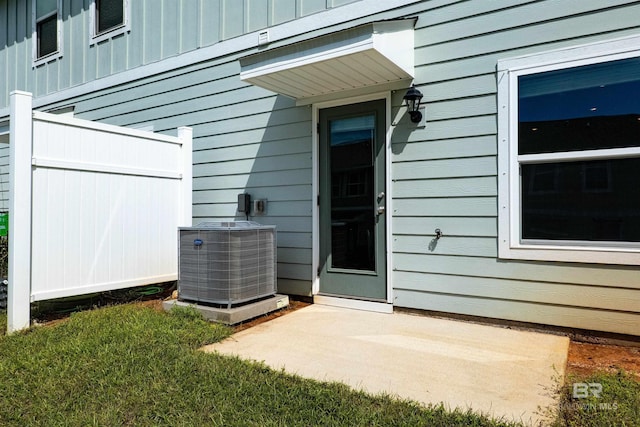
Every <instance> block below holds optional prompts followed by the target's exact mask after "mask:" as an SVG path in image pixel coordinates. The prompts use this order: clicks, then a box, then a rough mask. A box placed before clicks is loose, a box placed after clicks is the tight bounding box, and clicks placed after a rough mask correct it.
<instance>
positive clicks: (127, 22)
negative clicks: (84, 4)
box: [89, 0, 131, 46]
mask: <svg viewBox="0 0 640 427" xmlns="http://www.w3.org/2000/svg"><path fill="white" fill-rule="evenodd" d="M89 20H90V22H89V46H92V45H94V44H96V43H99V42H101V41H103V40H109V39H111V38H113V37H115V36H118V35H120V34H124V33H128V32H129V31H131V2H130V1H129V0H124V19H123V21H124V22H123V23H122V25H118V26H117V27H113V28H112V29H110V30H108V31H105V32H104V33H100V34H96V25H97V22H96V1H95V0H92V1H91V3H90V4H89Z"/></svg>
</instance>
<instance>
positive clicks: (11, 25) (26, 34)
mask: <svg viewBox="0 0 640 427" xmlns="http://www.w3.org/2000/svg"><path fill="white" fill-rule="evenodd" d="M32 1H33V0H0V110H1V109H2V108H4V107H6V106H7V105H8V102H9V98H8V96H9V93H10V92H11V91H13V90H16V89H17V90H24V91H27V92H32V93H33V94H34V95H35V96H42V95H46V94H50V93H54V92H56V91H60V90H63V89H65V88H68V87H72V86H76V85H79V84H82V83H86V82H90V81H93V80H95V79H98V78H101V77H106V76H109V75H113V74H116V73H119V72H121V71H125V70H130V69H134V68H136V67H139V66H141V65H145V64H149V63H152V62H156V61H161V60H163V59H166V58H170V57H173V56H175V55H178V54H181V53H184V52H189V51H193V50H196V49H199V48H202V47H205V46H211V45H214V44H216V43H218V42H220V41H223V40H228V39H231V38H234V37H237V36H240V35H242V34H246V33H251V32H253V31H257V30H260V29H263V28H266V27H269V26H273V25H277V24H281V23H283V22H287V21H291V20H294V19H296V18H300V17H303V16H307V15H311V14H314V13H318V12H321V11H323V10H326V9H330V8H334V7H338V6H341V5H344V4H348V3H352V2H354V1H356V0H130V4H131V31H130V32H128V33H126V34H123V35H119V36H116V37H114V38H113V39H112V40H110V41H108V42H103V43H98V44H97V45H92V46H90V44H89V42H90V37H89V33H90V16H89V5H90V4H91V2H92V1H93V0H62V43H61V44H62V46H61V47H62V51H63V55H62V57H61V58H60V59H58V60H53V61H51V62H49V63H47V64H44V65H41V66H38V67H37V68H32V40H31V39H32V31H33V29H32V22H31V11H32ZM256 42H257V40H256Z"/></svg>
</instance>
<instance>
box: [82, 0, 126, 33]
mask: <svg viewBox="0 0 640 427" xmlns="http://www.w3.org/2000/svg"><path fill="white" fill-rule="evenodd" d="M91 28H92V34H91V42H92V43H97V42H99V41H102V40H106V39H108V38H111V37H114V36H116V35H119V34H122V33H124V32H126V31H129V1H128V0H93V2H92V3H91Z"/></svg>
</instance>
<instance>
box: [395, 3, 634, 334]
mask: <svg viewBox="0 0 640 427" xmlns="http://www.w3.org/2000/svg"><path fill="white" fill-rule="evenodd" d="M639 15H640V3H638V2H633V1H600V0H585V1H566V0H545V1H519V2H516V1H511V2H510V1H495V2H451V3H450V4H449V5H443V6H442V7H440V8H439V9H438V10H437V13H436V11H430V12H429V13H428V12H427V11H426V8H425V11H423V12H418V16H419V19H418V23H417V28H416V33H415V41H416V51H415V52H416V73H417V76H416V79H415V82H416V86H417V87H418V88H419V89H420V90H421V91H422V92H423V94H424V98H423V102H424V103H425V104H426V119H427V124H426V127H424V128H417V129H416V128H415V127H411V126H409V125H408V124H407V122H406V121H402V120H400V121H399V122H398V124H397V126H396V127H395V128H394V129H393V134H392V143H393V144H392V153H393V158H392V172H391V174H392V192H393V201H392V212H393V222H392V226H393V229H392V232H393V241H392V250H393V257H392V262H393V265H392V268H393V273H392V277H393V286H394V297H395V304H396V305H398V306H402V307H409V308H418V309H425V310H435V311H444V312H453V313H461V314H468V315H475V316H488V317H497V318H503V319H511V320H520V321H527V322H535V323H548V324H555V325H560V326H569V327H576V328H584V329H595V330H603V331H610V332H618V333H629V334H638V331H640V283H639V282H638V280H637V277H638V268H637V267H627V266H615V265H596V264H586V265H585V264H562V263H543V262H526V261H510V260H499V259H498V258H497V247H498V245H497V176H496V175H497V132H496V130H497V116H496V112H497V101H496V92H497V82H496V74H495V71H496V64H497V61H498V59H501V58H505V57H512V56H518V55H523V54H529V53H534V52H541V51H545V50H551V49H557V48H561V47H566V46H571V45H576V44H583V43H589V42H593V41H598V40H606V39H609V38H616V37H621V36H625V35H629V34H633V33H635V34H637V33H638V32H639V31H640V24H639V23H638V20H637V19H635V17H637V16H639ZM402 95H403V93H401V91H399V92H396V93H395V94H394V100H393V103H394V106H399V105H400V104H401V103H402V99H401V97H402ZM396 108H397V107H396ZM436 228H439V229H440V230H441V231H442V233H443V237H442V238H440V239H439V240H435V239H434V237H435V229H436Z"/></svg>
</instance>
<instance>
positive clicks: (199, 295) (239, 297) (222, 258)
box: [178, 221, 277, 308]
mask: <svg viewBox="0 0 640 427" xmlns="http://www.w3.org/2000/svg"><path fill="white" fill-rule="evenodd" d="M178 235H179V236H178V244H179V247H178V256H179V259H178V266H179V267H178V270H179V271H178V295H179V298H180V300H184V301H192V302H196V303H208V304H215V305H226V306H227V307H228V308H230V307H231V306H232V305H235V304H242V303H246V302H250V301H253V300H258V299H261V298H265V297H269V296H272V295H274V294H275V293H276V282H277V279H276V274H277V269H276V227H275V226H274V225H262V224H258V223H257V222H252V221H232V222H203V223H200V224H198V225H197V226H195V227H180V228H179V229H178Z"/></svg>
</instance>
